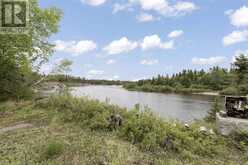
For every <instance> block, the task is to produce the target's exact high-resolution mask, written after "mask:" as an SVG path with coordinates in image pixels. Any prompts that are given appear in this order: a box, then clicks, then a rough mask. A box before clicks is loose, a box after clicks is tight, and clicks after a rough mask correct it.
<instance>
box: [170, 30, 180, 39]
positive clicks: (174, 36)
mask: <svg viewBox="0 0 248 165" xmlns="http://www.w3.org/2000/svg"><path fill="white" fill-rule="evenodd" d="M183 33H184V32H183V31H182V30H174V31H172V32H170V33H169V34H168V37H169V38H177V37H180V36H181V35H183Z"/></svg>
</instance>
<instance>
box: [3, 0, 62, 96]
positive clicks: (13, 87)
mask: <svg viewBox="0 0 248 165" xmlns="http://www.w3.org/2000/svg"><path fill="white" fill-rule="evenodd" d="M29 2H30V12H31V13H30V31H29V34H28V35H20V34H16V35H15V34H0V93H1V96H0V100H5V99H8V98H15V99H19V98H22V97H24V96H27V95H30V89H29V88H30V86H31V85H32V83H33V81H34V77H33V69H36V68H39V66H40V64H42V63H43V62H45V61H47V60H48V58H49V56H50V55H51V54H52V53H53V45H52V44H50V43H49V42H48V38H49V37H50V36H51V35H52V34H53V33H56V32H57V31H58V23H59V20H60V18H61V12H60V10H58V9H57V8H48V9H41V8H40V7H39V5H38V1H37V0H30V1H29ZM37 64H38V65H37Z"/></svg>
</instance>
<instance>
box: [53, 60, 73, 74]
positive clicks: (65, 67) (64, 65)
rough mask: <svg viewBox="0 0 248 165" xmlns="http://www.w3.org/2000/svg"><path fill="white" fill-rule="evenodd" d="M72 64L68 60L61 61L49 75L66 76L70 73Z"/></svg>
mask: <svg viewBox="0 0 248 165" xmlns="http://www.w3.org/2000/svg"><path fill="white" fill-rule="evenodd" d="M72 64H73V62H72V61H71V60H68V59H63V60H61V61H60V62H59V63H58V64H56V65H55V67H54V69H53V70H52V72H51V74H65V75H66V74H68V72H70V71H71V65H72Z"/></svg>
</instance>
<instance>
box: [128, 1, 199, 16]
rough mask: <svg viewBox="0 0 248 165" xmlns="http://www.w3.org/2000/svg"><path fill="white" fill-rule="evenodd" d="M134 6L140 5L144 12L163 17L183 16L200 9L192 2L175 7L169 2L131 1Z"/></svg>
mask: <svg viewBox="0 0 248 165" xmlns="http://www.w3.org/2000/svg"><path fill="white" fill-rule="evenodd" d="M129 3H131V4H133V5H139V6H140V7H141V9H142V10H144V11H155V12H157V13H158V14H160V15H163V16H182V15H185V14H188V13H191V12H192V11H194V10H196V9H197V8H198V7H197V6H196V5H195V4H194V3H192V2H186V1H180V2H177V3H176V4H175V5H173V4H170V3H169V2H168V1H167V0H129Z"/></svg>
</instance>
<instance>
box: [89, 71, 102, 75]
mask: <svg viewBox="0 0 248 165" xmlns="http://www.w3.org/2000/svg"><path fill="white" fill-rule="evenodd" d="M103 74H104V71H103V70H90V71H89V72H88V75H89V76H99V75H103Z"/></svg>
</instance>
